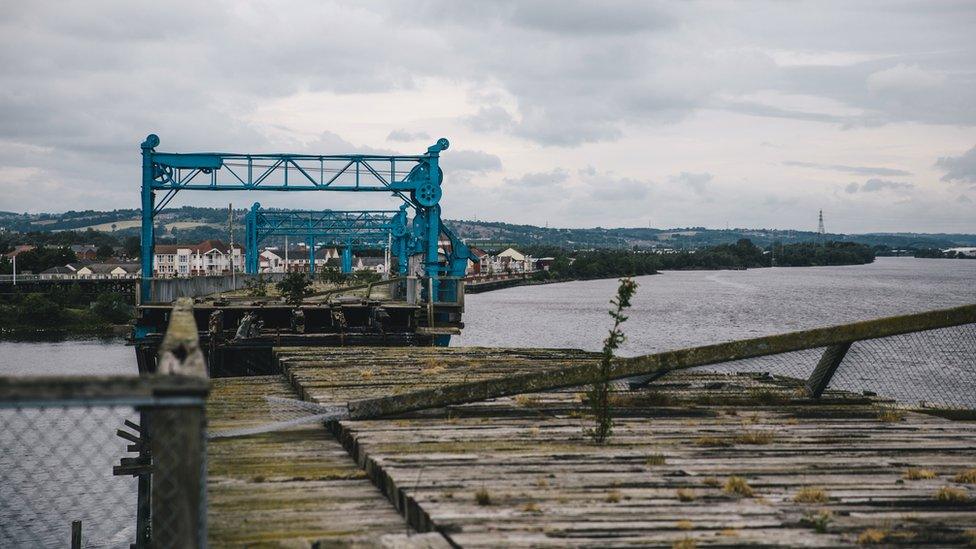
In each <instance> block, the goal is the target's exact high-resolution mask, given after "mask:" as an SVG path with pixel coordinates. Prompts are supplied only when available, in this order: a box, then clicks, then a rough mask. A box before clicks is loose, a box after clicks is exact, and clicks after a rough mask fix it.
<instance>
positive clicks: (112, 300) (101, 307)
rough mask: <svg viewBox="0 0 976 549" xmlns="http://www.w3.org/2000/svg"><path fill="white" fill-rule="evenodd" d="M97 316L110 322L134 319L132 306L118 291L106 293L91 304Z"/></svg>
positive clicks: (122, 322) (124, 321)
mask: <svg viewBox="0 0 976 549" xmlns="http://www.w3.org/2000/svg"><path fill="white" fill-rule="evenodd" d="M91 310H92V312H93V313H95V316H97V317H98V318H100V319H102V320H104V321H105V322H108V323H109V324H125V323H126V322H128V321H130V320H132V307H130V306H129V304H128V303H127V302H126V300H125V298H124V297H122V296H121V295H119V294H116V293H104V294H100V295H99V296H98V299H96V300H95V301H94V302H92V304H91Z"/></svg>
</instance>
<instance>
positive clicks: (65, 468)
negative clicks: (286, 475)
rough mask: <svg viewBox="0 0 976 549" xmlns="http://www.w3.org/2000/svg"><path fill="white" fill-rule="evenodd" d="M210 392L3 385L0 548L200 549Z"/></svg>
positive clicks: (187, 384) (155, 382) (202, 386)
mask: <svg viewBox="0 0 976 549" xmlns="http://www.w3.org/2000/svg"><path fill="white" fill-rule="evenodd" d="M206 386H207V382H206V380H201V379H186V378H183V377H174V376H154V377H143V378H136V377H107V378H101V377H92V378H83V377H82V378H19V379H18V378H0V547H3V548H6V547H70V546H79V547H129V546H136V547H150V546H152V547H191V546H202V545H203V541H204V540H205V534H206V532H205V524H206V521H205V514H204V513H205V499H204V498H205V492H204V488H205V486H204V485H205V483H204V479H205V469H204V467H205V459H204V456H205V440H204V436H205V430H204V415H203V414H204V397H205V395H206ZM73 525H74V528H73ZM79 528H80V531H81V536H80V542H79V541H78V540H77V539H73V536H72V533H73V530H74V533H75V534H76V536H75V538H77V531H78V529H79Z"/></svg>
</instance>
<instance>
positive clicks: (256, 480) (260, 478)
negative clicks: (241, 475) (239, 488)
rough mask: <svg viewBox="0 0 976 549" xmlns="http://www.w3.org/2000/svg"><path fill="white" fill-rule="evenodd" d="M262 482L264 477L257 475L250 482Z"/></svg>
mask: <svg viewBox="0 0 976 549" xmlns="http://www.w3.org/2000/svg"><path fill="white" fill-rule="evenodd" d="M264 481H265V478H264V475H258V476H256V477H253V478H251V482H264Z"/></svg>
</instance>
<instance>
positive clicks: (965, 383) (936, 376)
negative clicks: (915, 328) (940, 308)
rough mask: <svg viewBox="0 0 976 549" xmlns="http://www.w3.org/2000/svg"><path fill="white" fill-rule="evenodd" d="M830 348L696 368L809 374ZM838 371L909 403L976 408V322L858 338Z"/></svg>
mask: <svg viewBox="0 0 976 549" xmlns="http://www.w3.org/2000/svg"><path fill="white" fill-rule="evenodd" d="M825 350H826V348H824V347H819V348H814V349H806V350H802V351H794V352H789V353H781V354H775V355H769V356H763V357H757V358H750V359H745V360H736V361H732V362H724V363H720V364H713V365H709V366H702V367H700V368H696V369H697V370H704V371H713V372H768V373H770V374H775V375H782V376H787V377H794V378H798V379H809V378H810V376H811V375H812V374H813V372H814V369H815V368H816V367H817V364H818V362H819V361H820V360H821V358H822V357H823V356H824V351H825ZM832 376H833V377H829V387H830V388H832V389H841V390H847V391H855V392H864V391H866V392H869V393H874V394H877V395H880V396H883V397H887V398H891V399H894V400H896V401H897V402H899V403H901V404H905V405H909V406H918V407H928V408H953V409H966V410H974V409H976V324H964V325H962V326H953V327H949V328H939V329H934V330H925V331H919V332H911V333H907V334H902V335H896V336H890V337H882V338H876V339H866V340H861V341H856V342H854V343H853V344H851V346H850V349H849V350H847V352H846V354H842V360H841V362H840V365H839V366H838V367H837V370H836V372H833V373H832Z"/></svg>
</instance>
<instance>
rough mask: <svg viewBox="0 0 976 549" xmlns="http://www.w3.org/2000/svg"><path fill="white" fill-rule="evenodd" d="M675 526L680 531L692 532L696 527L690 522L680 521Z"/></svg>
mask: <svg viewBox="0 0 976 549" xmlns="http://www.w3.org/2000/svg"><path fill="white" fill-rule="evenodd" d="M674 525H675V526H676V527H677V528H678V530H691V529H692V528H694V527H695V525H694V524H692V523H691V521H690V520H679V521H678V522H676V523H675V524H674Z"/></svg>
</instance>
